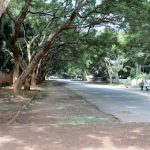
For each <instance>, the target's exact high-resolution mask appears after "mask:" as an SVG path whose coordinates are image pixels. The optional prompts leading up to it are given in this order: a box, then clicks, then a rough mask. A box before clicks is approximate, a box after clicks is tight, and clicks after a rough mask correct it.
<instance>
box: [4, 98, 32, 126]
mask: <svg viewBox="0 0 150 150" xmlns="http://www.w3.org/2000/svg"><path fill="white" fill-rule="evenodd" d="M33 102H34V96H33V97H32V98H31V99H30V100H28V101H27V102H26V103H25V104H23V106H22V107H21V108H20V110H18V112H17V113H16V114H15V116H14V117H13V118H12V119H11V120H10V121H9V122H8V123H7V125H10V124H12V123H13V122H14V121H15V120H16V119H17V118H18V116H19V115H20V114H21V112H22V111H23V110H24V109H25V106H26V105H28V104H31V103H33Z"/></svg>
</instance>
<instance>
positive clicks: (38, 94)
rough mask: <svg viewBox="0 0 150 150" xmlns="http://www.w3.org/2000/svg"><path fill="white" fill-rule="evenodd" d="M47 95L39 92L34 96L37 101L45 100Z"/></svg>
mask: <svg viewBox="0 0 150 150" xmlns="http://www.w3.org/2000/svg"><path fill="white" fill-rule="evenodd" d="M47 95H48V94H47V93H44V92H39V93H36V94H35V95H34V98H35V99H44V98H46V97H47Z"/></svg>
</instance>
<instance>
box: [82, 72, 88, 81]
mask: <svg viewBox="0 0 150 150" xmlns="http://www.w3.org/2000/svg"><path fill="white" fill-rule="evenodd" d="M83 81H88V75H87V71H86V70H84V71H83Z"/></svg>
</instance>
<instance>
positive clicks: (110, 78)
mask: <svg viewBox="0 0 150 150" xmlns="http://www.w3.org/2000/svg"><path fill="white" fill-rule="evenodd" d="M108 74H109V80H110V81H109V82H110V84H112V83H113V82H112V74H111V72H109V71H108Z"/></svg>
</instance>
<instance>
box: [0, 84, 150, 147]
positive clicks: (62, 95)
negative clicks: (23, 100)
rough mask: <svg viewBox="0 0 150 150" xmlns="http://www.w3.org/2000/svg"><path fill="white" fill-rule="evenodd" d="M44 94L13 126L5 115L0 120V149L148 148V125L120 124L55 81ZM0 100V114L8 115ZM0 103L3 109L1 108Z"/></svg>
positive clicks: (149, 138) (149, 137)
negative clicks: (7, 123)
mask: <svg viewBox="0 0 150 150" xmlns="http://www.w3.org/2000/svg"><path fill="white" fill-rule="evenodd" d="M47 93H48V97H47V98H45V99H42V100H35V103H34V104H33V105H32V107H31V108H30V109H28V110H26V111H24V112H22V114H21V115H20V116H19V117H18V118H17V120H16V121H15V122H14V123H13V125H10V126H6V124H5V123H6V121H4V119H5V118H3V121H0V123H1V126H0V149H2V150H3V149H4V150H12V149H13V150H149V149H150V125H149V124H144V123H138V124H137V123H121V122H120V121H119V120H117V118H115V117H113V116H112V115H108V114H105V113H103V112H101V111H100V110H98V108H97V107H96V106H94V105H92V104H90V103H89V102H87V101H86V100H84V99H83V98H82V97H81V96H79V95H77V94H75V93H74V92H72V91H70V90H68V89H66V88H65V87H64V86H63V85H61V84H60V83H57V82H51V83H50V84H49V87H48V89H47ZM0 101H1V104H2V105H1V108H0V113H1V114H2V113H4V114H5V115H6V116H7V111H6V110H7V107H8V108H9V103H8V102H7V103H5V102H4V101H3V100H2V98H1V99H0ZM4 104H5V105H4ZM11 104H12V102H11ZM3 106H5V109H4V108H3V109H2V107H3ZM16 106H17V108H18V105H16ZM11 108H12V110H11ZM4 110H5V111H4ZM14 111H16V109H14V105H13V107H10V108H9V111H8V112H9V115H10V113H14ZM8 119H9V118H6V120H8ZM0 120H1V118H0Z"/></svg>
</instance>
